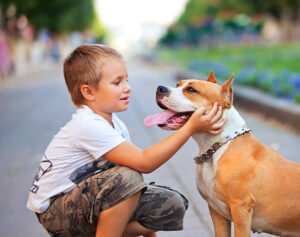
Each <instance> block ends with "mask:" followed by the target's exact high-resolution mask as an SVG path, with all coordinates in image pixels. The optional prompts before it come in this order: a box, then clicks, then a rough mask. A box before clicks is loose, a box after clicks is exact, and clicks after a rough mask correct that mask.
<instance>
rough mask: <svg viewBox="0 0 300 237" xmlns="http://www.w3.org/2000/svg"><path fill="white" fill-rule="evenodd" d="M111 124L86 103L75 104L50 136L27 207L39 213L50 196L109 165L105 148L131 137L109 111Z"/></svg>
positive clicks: (123, 125) (63, 190)
mask: <svg viewBox="0 0 300 237" xmlns="http://www.w3.org/2000/svg"><path fill="white" fill-rule="evenodd" d="M112 122H113V125H114V128H113V127H112V126H111V125H110V124H109V122H108V121H107V120H105V119H104V118H103V117H101V116H100V115H98V114H96V113H94V112H93V111H92V110H91V109H90V108H89V107H88V106H85V105H84V106H83V107H82V108H78V109H77V111H76V113H75V114H73V116H72V119H71V121H69V122H68V123H67V124H66V125H65V126H64V127H63V128H61V129H60V131H59V132H58V133H57V134H56V135H55V136H54V137H53V139H52V141H51V142H50V144H49V146H48V147H47V149H46V151H45V154H44V155H43V158H42V161H41V163H40V167H39V169H38V172H37V174H36V176H35V177H34V180H33V183H32V187H31V189H30V193H29V198H28V201H27V208H29V209H30V210H32V211H34V212H38V213H42V212H44V211H46V210H47V208H48V207H49V204H50V201H49V199H50V198H51V197H53V196H55V195H57V194H60V193H66V192H69V191H70V190H72V189H73V188H74V187H75V186H76V184H77V183H79V182H80V181H81V180H83V179H85V178H87V177H89V176H91V175H93V174H96V173H98V172H100V170H101V169H102V168H103V167H104V166H105V165H106V166H107V165H108V162H109V161H108V160H106V159H105V158H103V157H102V155H104V154H105V153H106V152H108V151H109V150H111V149H113V148H114V147H116V146H118V145H120V144H121V143H122V142H124V141H125V140H127V141H130V137H129V134H128V130H127V128H126V126H125V124H124V123H123V122H122V121H121V120H120V119H119V118H118V117H117V116H116V115H115V114H113V115H112Z"/></svg>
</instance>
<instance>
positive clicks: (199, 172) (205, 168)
mask: <svg viewBox="0 0 300 237" xmlns="http://www.w3.org/2000/svg"><path fill="white" fill-rule="evenodd" d="M227 146H228V144H226V145H224V146H223V147H221V148H220V149H219V150H218V151H217V152H216V153H215V154H214V156H213V157H212V158H211V159H209V160H208V161H205V162H204V163H203V164H200V165H197V166H196V184H197V188H198V191H199V193H200V194H201V196H202V197H203V198H204V199H205V200H206V201H207V202H208V204H209V206H210V207H212V208H213V209H214V210H215V211H216V212H218V213H219V214H220V215H222V216H224V217H226V218H227V219H231V218H230V213H228V211H227V210H228V207H227V205H226V204H225V203H224V202H222V201H221V200H220V199H219V198H218V197H217V195H216V192H215V190H214V188H215V185H216V172H217V168H218V161H219V159H220V157H221V155H222V154H223V153H224V151H225V150H226V148H227Z"/></svg>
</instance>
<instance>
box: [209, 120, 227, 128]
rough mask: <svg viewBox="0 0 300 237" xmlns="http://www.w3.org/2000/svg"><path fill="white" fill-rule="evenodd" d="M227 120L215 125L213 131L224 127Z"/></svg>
mask: <svg viewBox="0 0 300 237" xmlns="http://www.w3.org/2000/svg"><path fill="white" fill-rule="evenodd" d="M225 122H226V120H225V119H222V120H221V121H219V122H218V123H215V124H214V125H213V126H212V127H211V128H212V129H213V130H216V129H220V128H222V127H223V126H224V124H225Z"/></svg>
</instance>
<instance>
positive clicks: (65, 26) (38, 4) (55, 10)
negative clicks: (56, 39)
mask: <svg viewBox="0 0 300 237" xmlns="http://www.w3.org/2000/svg"><path fill="white" fill-rule="evenodd" d="M32 1H33V0H32ZM23 13H24V14H25V15H26V16H27V17H28V19H29V21H30V22H31V23H32V24H33V25H34V26H35V28H37V29H41V28H44V27H46V28H48V29H49V30H50V31H52V32H57V33H61V32H69V31H75V30H79V31H81V30H84V29H85V28H87V27H88V26H90V25H91V23H92V21H93V17H94V11H93V2H92V0H84V1H82V0H73V1H72V3H70V1H69V0H59V1H46V0H35V4H33V5H31V7H27V8H25V9H24V10H23Z"/></svg>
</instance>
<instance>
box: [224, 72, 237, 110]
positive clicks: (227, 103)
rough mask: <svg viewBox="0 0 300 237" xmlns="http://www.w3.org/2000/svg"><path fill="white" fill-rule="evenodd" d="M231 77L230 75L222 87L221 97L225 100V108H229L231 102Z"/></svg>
mask: <svg viewBox="0 0 300 237" xmlns="http://www.w3.org/2000/svg"><path fill="white" fill-rule="evenodd" d="M233 76H234V74H232V75H231V77H230V78H229V79H228V80H227V81H226V82H225V83H224V84H223V86H222V96H223V98H224V100H225V107H226V108H230V106H231V105H232V101H233V90H232V82H233Z"/></svg>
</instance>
